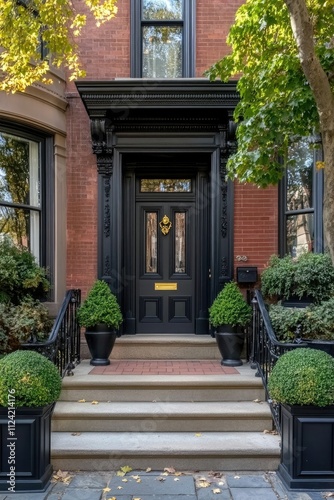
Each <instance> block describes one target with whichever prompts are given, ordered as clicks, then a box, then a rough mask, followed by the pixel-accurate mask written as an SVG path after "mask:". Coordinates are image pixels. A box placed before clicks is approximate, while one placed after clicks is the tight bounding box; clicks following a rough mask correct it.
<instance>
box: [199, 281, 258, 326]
mask: <svg viewBox="0 0 334 500" xmlns="http://www.w3.org/2000/svg"><path fill="white" fill-rule="evenodd" d="M251 317H252V309H251V307H250V306H249V305H248V304H247V302H246V301H245V299H244V296H243V295H242V293H241V291H240V290H239V287H238V285H237V284H236V283H235V282H234V281H231V282H230V283H227V284H226V285H225V286H224V288H223V289H222V290H221V292H219V294H218V295H217V297H216V298H215V300H214V301H213V303H212V306H211V307H210V309H209V319H210V323H211V324H212V326H214V327H218V326H221V325H232V326H245V325H247V323H248V322H249V321H250V320H251Z"/></svg>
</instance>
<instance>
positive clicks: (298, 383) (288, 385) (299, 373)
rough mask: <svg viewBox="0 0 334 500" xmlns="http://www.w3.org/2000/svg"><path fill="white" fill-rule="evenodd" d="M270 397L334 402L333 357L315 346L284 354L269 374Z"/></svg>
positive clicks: (309, 402)
mask: <svg viewBox="0 0 334 500" xmlns="http://www.w3.org/2000/svg"><path fill="white" fill-rule="evenodd" d="M268 389H269V394H270V397H271V399H273V400H274V401H276V402H278V403H287V404H289V405H314V406H328V405H332V404H334V358H332V356H330V355H329V354H327V353H325V352H323V351H319V350H316V349H307V348H299V347H298V348H296V349H294V350H293V351H289V352H286V353H285V354H283V355H282V356H281V357H280V358H279V359H278V361H277V363H276V364H275V366H274V368H273V370H272V373H271V375H270V378H269V383H268Z"/></svg>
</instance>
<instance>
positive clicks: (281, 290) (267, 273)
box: [261, 253, 334, 303]
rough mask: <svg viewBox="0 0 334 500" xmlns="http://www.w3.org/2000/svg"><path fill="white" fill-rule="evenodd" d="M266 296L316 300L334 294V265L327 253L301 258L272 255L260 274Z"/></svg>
mask: <svg viewBox="0 0 334 500" xmlns="http://www.w3.org/2000/svg"><path fill="white" fill-rule="evenodd" d="M261 292H262V294H263V295H264V297H266V298H270V299H276V300H277V299H282V300H287V299H289V298H291V297H294V296H295V297H297V298H299V299H301V298H304V297H305V296H307V297H308V298H311V299H312V300H313V301H314V302H315V303H320V302H322V301H324V300H328V299H329V298H331V297H332V296H333V295H334V266H333V264H332V262H331V258H330V256H329V255H328V254H316V253H305V254H302V255H301V256H300V257H299V258H298V259H293V258H292V257H291V256H286V257H283V258H279V257H278V256H277V255H273V256H272V257H271V258H270V260H269V264H268V267H267V268H266V269H265V270H264V271H263V272H262V275H261Z"/></svg>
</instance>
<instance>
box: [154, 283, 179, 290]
mask: <svg viewBox="0 0 334 500" xmlns="http://www.w3.org/2000/svg"><path fill="white" fill-rule="evenodd" d="M154 290H177V283H154Z"/></svg>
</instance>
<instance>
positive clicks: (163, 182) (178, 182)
mask: <svg viewBox="0 0 334 500" xmlns="http://www.w3.org/2000/svg"><path fill="white" fill-rule="evenodd" d="M140 192H141V193H190V192H191V179H141V180H140Z"/></svg>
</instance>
